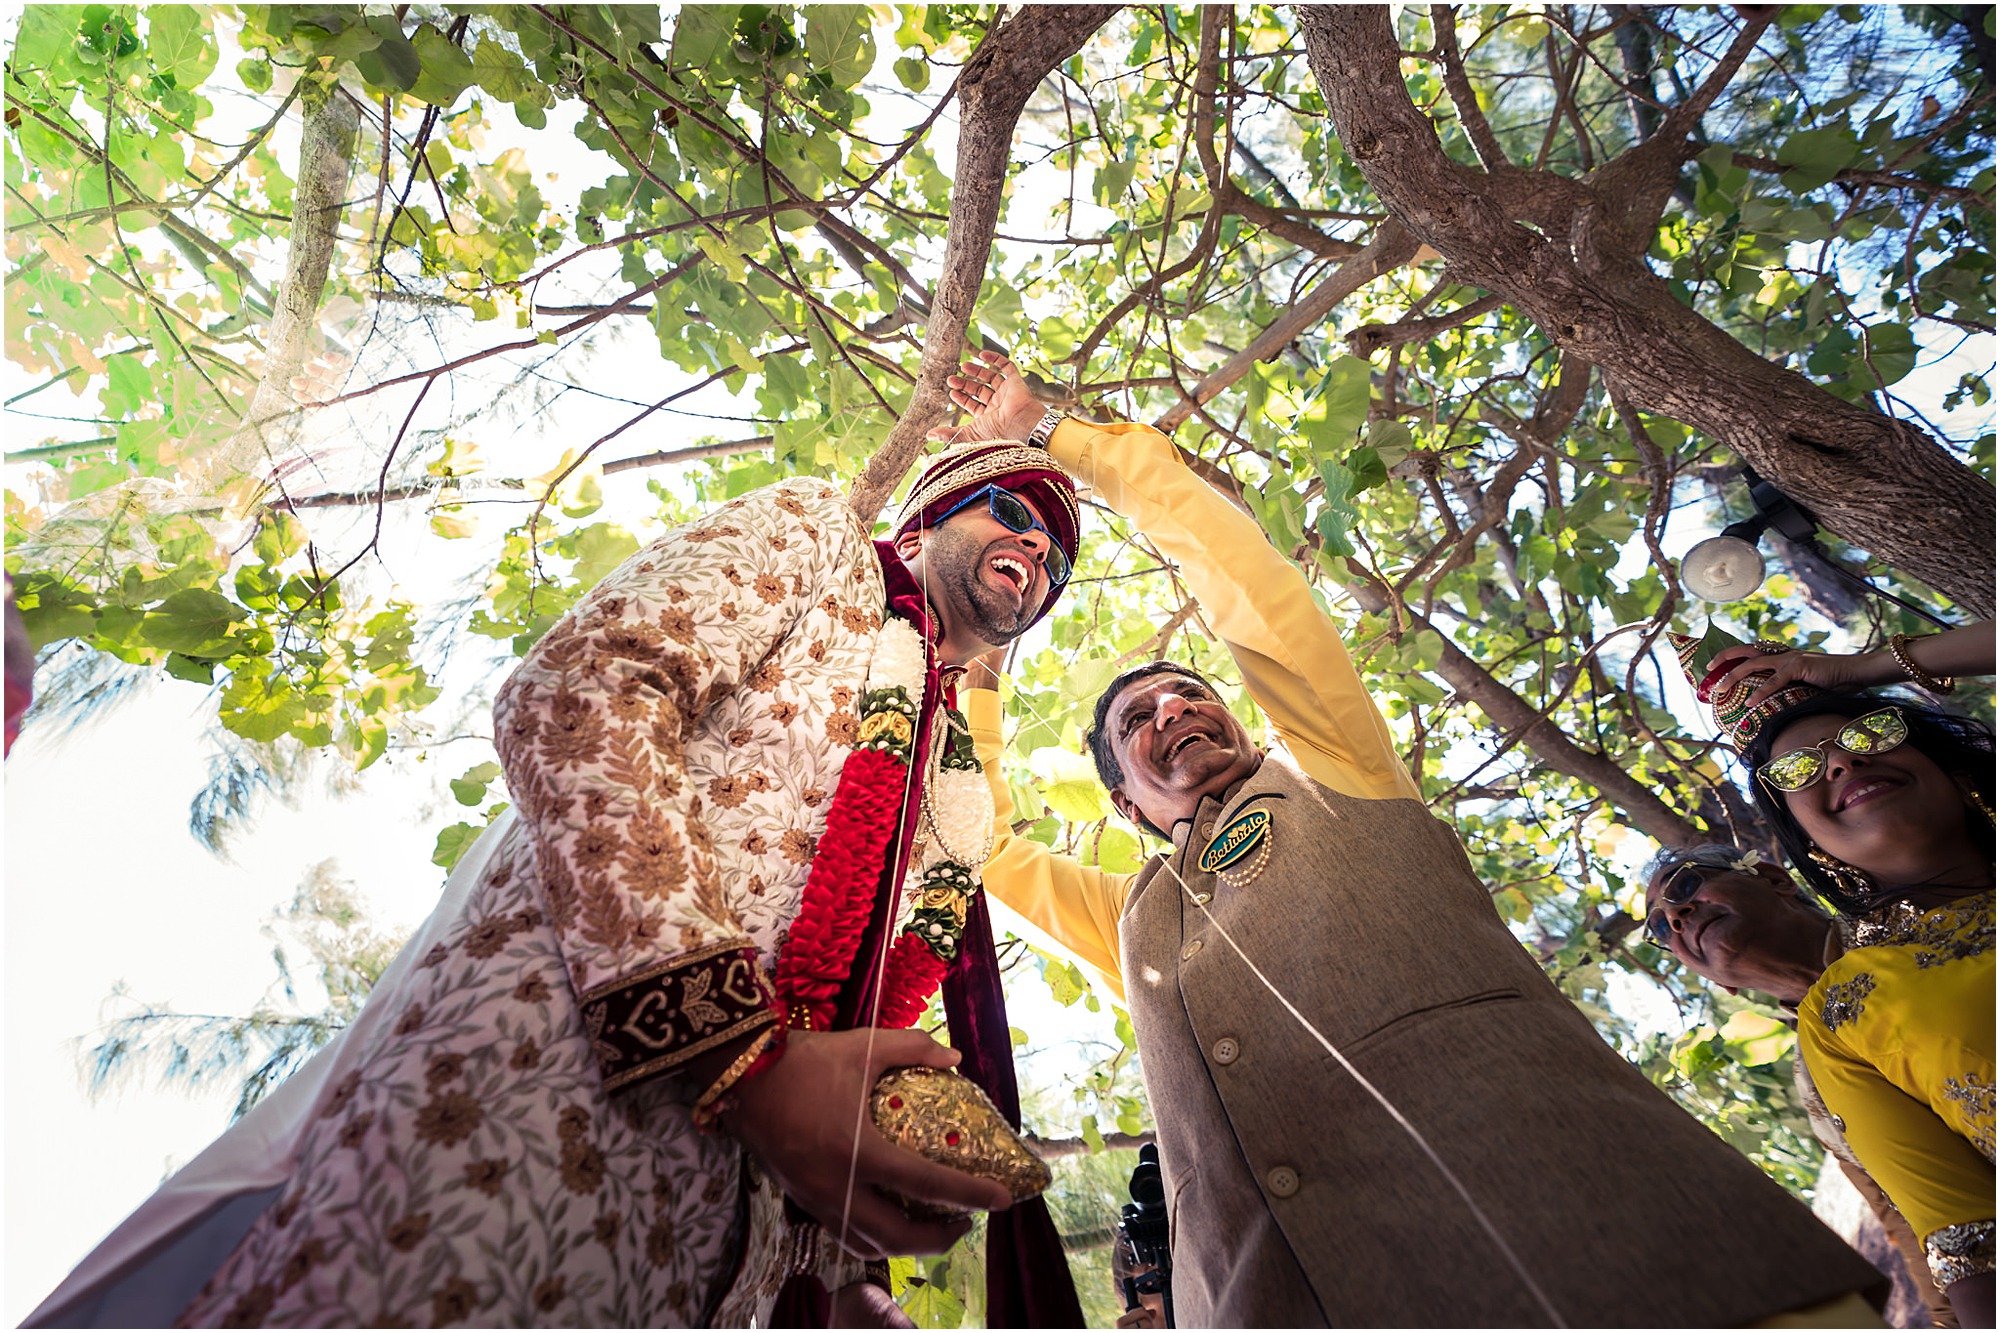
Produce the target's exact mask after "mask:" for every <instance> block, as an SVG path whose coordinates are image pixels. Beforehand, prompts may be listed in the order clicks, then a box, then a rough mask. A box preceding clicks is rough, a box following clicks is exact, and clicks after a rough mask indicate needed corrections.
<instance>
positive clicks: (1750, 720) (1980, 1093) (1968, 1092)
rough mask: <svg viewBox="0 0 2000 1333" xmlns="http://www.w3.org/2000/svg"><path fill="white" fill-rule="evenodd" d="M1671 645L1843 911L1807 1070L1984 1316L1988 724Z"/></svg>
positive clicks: (1769, 806)
mask: <svg viewBox="0 0 2000 1333" xmlns="http://www.w3.org/2000/svg"><path fill="white" fill-rule="evenodd" d="M1675 646H1676V648H1677V650H1678V651H1679V652H1680V655H1681V660H1682V664H1683V666H1684V667H1685V668H1686V670H1687V672H1688V676H1689V679H1690V680H1691V681H1695V682H1697V683H1696V691H1695V692H1696V695H1697V697H1699V698H1701V699H1702V700H1703V702H1705V703H1707V704H1708V705H1709V706H1710V708H1711V709H1712V710H1713V711H1714V714H1715V719H1716V723H1717V725H1718V726H1719V727H1720V728H1721V730H1722V732H1723V735H1724V739H1725V740H1726V741H1727V742H1728V743H1729V744H1730V745H1731V746H1733V747H1734V748H1736V749H1737V750H1739V751H1740V752H1741V754H1742V757H1743V760H1744V763H1745V764H1746V765H1747V766H1748V767H1749V769H1750V772H1751V782H1750V787H1751V792H1752V795H1753V797H1754V799H1755V800H1756V803H1757V805H1758V807H1759V808H1760V809H1761V810H1762V811H1763V812H1764V814H1765V815H1766V816H1767V818H1768V819H1769V820H1770V822H1771V825H1772V827H1773V829H1774V830H1775V831H1776V833H1777V835H1778V840H1779V843H1780V845H1781V846H1783V848H1784V850H1785V852H1786V855H1787V857H1788V859H1789V860H1790V861H1791V863H1792V866H1793V868H1794V870H1795V871H1797V873H1798V874H1799V876H1800V877H1801V878H1802V879H1804V880H1805V881H1806V883H1807V884H1808V885H1809V886H1810V887H1811V888H1812V889H1813V890H1814V891H1815V892H1817V893H1818V894H1820V895H1821V896H1822V897H1824V898H1825V899H1826V900H1827V901H1828V902H1830V903H1832V904H1833V905H1834V906H1835V907H1836V908H1838V909H1839V911H1840V912H1841V913H1842V915H1843V916H1846V917H1850V918H1852V919H1853V929H1854V937H1855V944H1856V946H1857V947H1855V948H1852V949H1850V950H1849V951H1848V952H1846V953H1844V954H1842V955H1841V956H1840V958H1839V959H1838V960H1836V961H1835V962H1833V963H1832V964H1831V965H1830V966H1828V967H1827V968H1826V970H1825V971H1824V972H1823V973H1822V974H1821V976H1820V977H1819V979H1818V981H1816V982H1815V983H1814V985H1813V988H1812V989H1811V990H1810V991H1809V992H1808V993H1807V994H1806V996H1805V998H1804V1000H1803V1001H1802V1002H1801V1004H1800V1009H1799V1012H1800V1015H1801V1018H1800V1025H1799V1045H1800V1049H1801V1051H1802V1052H1803V1054H1804V1056H1805V1059H1806V1063H1807V1065H1808V1067H1809V1068H1810V1069H1811V1070H1812V1073H1813V1078H1814V1081H1815V1083H1816V1084H1817V1085H1818V1087H1819V1089H1820V1092H1821V1093H1822V1095H1823V1096H1824V1097H1825V1099H1826V1104H1827V1106H1828V1108H1829V1109H1830V1110H1831V1111H1832V1112H1833V1114H1835V1115H1836V1116H1838V1117H1840V1119H1841V1121H1842V1122H1843V1123H1844V1124H1845V1126H1846V1134H1847V1137H1848V1141H1849V1142H1850V1143H1851V1144H1852V1145H1853V1147H1854V1150H1855V1152H1856V1153H1857V1154H1858V1155H1859V1156H1860V1158H1861V1160H1862V1161H1863V1162H1865V1163H1866V1164H1867V1165H1868V1166H1869V1169H1870V1170H1871V1171H1872V1172H1874V1173H1875V1175H1876V1177H1877V1179H1878V1180H1880V1182H1881V1184H1882V1186H1883V1188H1884V1189H1885V1190H1886V1191H1887V1192H1888V1194H1889V1197H1890V1198H1891V1199H1892V1200H1893V1201H1894V1202H1895V1204H1896V1206H1897V1207H1898V1208H1899V1209H1900V1210H1901V1211H1902V1212H1903V1215H1904V1216H1905V1217H1907V1218H1908V1219H1909V1220H1910V1224H1911V1226H1912V1228H1913V1229H1914V1230H1915V1231H1916V1232H1917V1234H1918V1235H1919V1236H1920V1237H1921V1238H1922V1239H1923V1242H1924V1247H1925V1251H1926V1256H1927V1258H1928V1261H1929V1264H1930V1268H1931V1272H1932V1276H1933V1280H1934V1281H1936V1283H1937V1285H1938V1287H1939V1288H1940V1289H1942V1290H1943V1291H1945V1292H1946V1294H1947V1295H1948V1296H1949V1297H1950V1298H1951V1302H1952V1305H1953V1308H1954V1309H1956V1310H1958V1312H1959V1317H1960V1319H1961V1321H1962V1322H1964V1323H1965V1324H1966V1325H1967V1326H1968V1327H1974V1326H1981V1325H1984V1326H1990V1325H1991V1324H1992V1323H1993V1315H1994V1303H1993V1288H1994V1267H1995V1264H1994V1210H1993V1207H1992V1196H1993V1187H1994V1175H1993V1142H1994V1115H1993V1100H1994V1059H1993V1048H1994V1047H1993V1006H1994V968H1993V947H1994V863H1993V856H1994V826H1993V777H1994V774H1993V732H1992V729H1991V728H1990V727H1988V726H1986V725H1985V724H1983V723H1980V722H1976V721H1973V720H1971V719H1968V718H1962V717H1956V716H1953V715H1951V714H1949V713H1945V712H1943V711H1942V710H1940V709H1937V708H1933V707H1930V706H1928V705H1924V704H1919V703H1916V702H1914V701H1906V700H1901V699H1895V698H1891V697H1887V696H1883V695H1879V694H1867V693H1851V692H1830V691H1823V690H1818V689H1815V688H1813V687H1812V686H1810V685H1807V684H1804V683H1800V682H1797V681H1794V682H1793V683H1791V684H1787V685H1784V686H1782V687H1780V688H1779V689H1778V690H1776V691H1774V692H1765V693H1760V691H1759V687H1760V686H1761V685H1762V684H1763V683H1764V682H1763V681H1762V680H1761V678H1760V677H1759V676H1758V675H1757V674H1756V673H1754V672H1752V673H1744V674H1743V675H1741V676H1737V677H1735V678H1734V680H1733V682H1732V683H1730V684H1728V685H1726V686H1725V685H1724V683H1723V682H1724V680H1725V678H1726V677H1728V676H1729V675H1730V668H1729V667H1728V665H1727V664H1724V665H1723V666H1722V667H1721V668H1717V667H1716V666H1714V665H1713V664H1710V665H1709V666H1708V668H1707V670H1706V671H1705V672H1702V671H1698V670H1697V668H1698V666H1699V663H1698V661H1697V658H1698V656H1699V654H1700V646H1699V643H1698V642H1697V641H1695V640H1692V639H1688V638H1685V637H1680V636H1677V637H1676V640H1675ZM1760 646H1761V645H1760ZM1717 656H1718V657H1719V656H1720V654H1718V655H1717ZM1752 699H1755V700H1757V702H1755V703H1752V702H1750V701H1751V700H1752ZM1940 1016H1949V1021H1947V1022H1944V1023H1942V1024H1940V1023H1939V1021H1938V1020H1939V1017H1940ZM1968 1182H1970V1185H1971V1193H1970V1195H1968V1194H1966V1193H1963V1192H1961V1191H1962V1190H1963V1188H1964V1187H1965V1186H1966V1185H1967V1183H1968ZM1970 1197H1977V1198H1981V1199H1983V1200H1984V1203H1983V1204H1982V1205H1979V1206H1977V1207H1972V1206H1971V1205H1969V1204H1968V1202H1967V1200H1968V1198H1970Z"/></svg>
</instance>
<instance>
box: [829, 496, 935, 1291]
mask: <svg viewBox="0 0 2000 1333" xmlns="http://www.w3.org/2000/svg"><path fill="white" fill-rule="evenodd" d="M919 521H920V523H921V520H919ZM870 554H873V547H872V545H871V548H870ZM930 572H931V571H930V562H929V561H928V560H927V561H925V562H924V570H923V583H922V586H923V594H924V615H925V616H926V617H927V618H928V617H933V616H935V615H936V614H937V613H936V612H935V611H933V610H932V609H931V604H930V603H931V590H930ZM894 614H895V613H894V612H893V611H891V610H890V609H889V607H888V589H887V588H886V587H885V588H884V589H883V608H882V616H883V628H884V629H885V630H886V629H887V628H888V620H889V617H891V616H893V615H894ZM918 633H919V635H921V637H922V638H923V644H924V666H925V668H926V670H925V677H926V683H928V677H929V674H930V670H929V669H930V668H932V667H934V666H936V663H935V662H933V661H932V656H933V650H932V648H931V642H930V635H928V634H925V633H924V632H923V631H922V630H921V629H919V630H918ZM920 688H921V687H920ZM856 702H857V703H858V702H860V701H859V700H856ZM937 706H938V707H939V708H942V707H944V682H943V681H942V680H941V679H940V681H939V682H938V699H937ZM917 711H918V715H919V718H920V719H921V716H922V713H923V700H921V699H919V700H918V701H917ZM917 731H918V733H919V734H917V735H914V736H913V737H912V742H913V743H912V745H911V747H910V757H909V762H908V763H907V764H906V765H905V766H904V770H903V799H902V800H901V801H900V802H898V803H897V806H896V828H895V832H894V833H893V834H892V835H891V836H890V839H889V852H888V859H887V867H886V868H887V869H889V870H891V871H893V869H894V868H895V866H896V865H897V864H898V863H899V862H900V861H901V859H902V845H903V830H904V828H905V827H906V826H907V824H908V822H909V809H910V793H911V790H912V788H913V785H914V784H915V782H916V780H917V765H918V764H919V763H925V762H928V756H927V755H925V754H923V753H921V751H922V750H923V749H924V742H925V740H926V737H925V735H923V734H921V733H922V728H921V727H919V728H917ZM912 855H914V852H913V853H912ZM888 906H889V910H888V913H887V915H886V916H885V917H884V921H883V927H882V935H881V938H880V939H879V940H878V941H877V947H876V950H875V959H874V962H873V964H872V966H873V967H874V969H875V985H874V988H873V989H874V996H873V999H872V1001H871V1003H870V1008H869V1011H868V1015H867V1018H868V1021H867V1024H866V1026H867V1029H868V1039H867V1045H866V1046H864V1047H863V1048H862V1062H863V1067H864V1068H868V1069H873V1068H874V1067H875V1030H876V1029H877V1028H878V1027H880V1026H881V1022H882V983H883V981H884V980H885V979H887V977H888V975H889V951H890V950H891V949H893V948H894V947H895V944H896V923H897V921H898V920H899V919H901V917H902V914H903V880H902V878H901V877H898V878H897V879H896V881H895V882H894V883H893V884H891V885H890V886H889V905H888ZM870 915H871V916H872V915H873V910H872V909H871V911H870ZM864 930H865V928H864ZM874 1090H875V1089H874V1084H873V1082H872V1081H867V1082H866V1083H865V1086H863V1088H862V1089H861V1096H860V1098H859V1099H858V1100H857V1102H856V1104H855V1107H854V1146H853V1147H852V1148H851V1149H850V1150H849V1151H848V1157H847V1186H846V1188H845V1190H843V1191H842V1194H841V1201H840V1235H843V1236H845V1235H846V1234H847V1229H848V1226H849V1223H850V1222H851V1221H852V1219H853V1215H854V1191H855V1188H856V1182H857V1180H858V1179H859V1176H860V1172H861V1135H862V1133H863V1132H864V1130H865V1129H866V1127H867V1124H868V1102H869V1100H870V1097H871V1095H872V1094H873V1092H874ZM827 1318H828V1320H829V1321H830V1320H831V1319H832V1318H833V1307H832V1305H831V1304H829V1305H828V1306H827ZM827 1326H828V1327H829V1328H831V1327H832V1326H833V1325H832V1324H831V1323H830V1322H829V1324H828V1325H827Z"/></svg>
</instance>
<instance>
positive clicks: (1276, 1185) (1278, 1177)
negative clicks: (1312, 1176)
mask: <svg viewBox="0 0 2000 1333" xmlns="http://www.w3.org/2000/svg"><path fill="white" fill-rule="evenodd" d="M1264 1184H1265V1185H1266V1186H1267V1187H1269V1189H1270V1191H1271V1193H1272V1194H1273V1195H1275V1196H1276V1197H1278V1198H1280V1199H1289V1198H1291V1197H1292V1196H1293V1195H1294V1194H1297V1193H1298V1192H1299V1173H1298V1172H1296V1171H1294V1170H1292V1168H1290V1167H1289V1166H1274V1167H1272V1168H1271V1174H1269V1175H1267V1176H1265V1177H1264Z"/></svg>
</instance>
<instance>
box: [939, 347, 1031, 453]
mask: <svg viewBox="0 0 2000 1333" xmlns="http://www.w3.org/2000/svg"><path fill="white" fill-rule="evenodd" d="M973 358H974V359H973V360H970V361H966V362H963V363H961V364H960V365H959V368H958V374H956V375H948V376H946V377H945V387H946V388H947V389H949V390H950V392H951V402H952V406H954V407H957V408H959V409H960V410H962V411H964V412H966V413H968V414H969V416H968V418H967V420H965V421H964V422H962V423H960V424H959V425H956V426H939V427H937V428H936V429H934V430H932V431H931V433H930V436H931V438H932V439H934V440H1020V441H1022V442H1024V443H1025V442H1026V440H1027V438H1028V433H1029V432H1030V431H1032V430H1034V428H1035V423H1037V422H1039V421H1040V420H1041V419H1042V413H1043V412H1044V411H1046V410H1047V409H1046V408H1044V407H1043V405H1042V401H1041V399H1039V398H1037V397H1035V394H1034V391H1033V390H1032V389H1030V388H1029V387H1028V379H1027V376H1025V375H1023V374H1022V373H1021V369H1020V367H1018V366H1016V365H1015V364H1014V363H1013V361H1012V360H1011V359H1009V357H1008V356H1007V354H1006V353H1004V352H992V351H987V352H975V353H973Z"/></svg>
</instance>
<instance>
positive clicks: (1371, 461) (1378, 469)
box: [1346, 444, 1389, 495]
mask: <svg viewBox="0 0 2000 1333" xmlns="http://www.w3.org/2000/svg"><path fill="white" fill-rule="evenodd" d="M1346 467H1347V470H1348V471H1349V472H1352V473H1353V474H1354V493H1355V494H1356V495H1359V494H1361V493H1362V492H1363V491H1372V490H1374V489H1375V488H1376V487H1377V486H1381V485H1384V484H1386V483H1387V482H1388V480H1389V469H1388V468H1387V467H1386V466H1384V465H1383V463H1382V455H1381V454H1379V453H1377V452H1376V451H1375V449H1374V448H1373V446H1371V445H1366V444H1364V445H1362V446H1361V447H1360V448H1358V449H1356V450H1355V451H1354V452H1352V453H1350V454H1349V455H1348V456H1347V462H1346Z"/></svg>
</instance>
